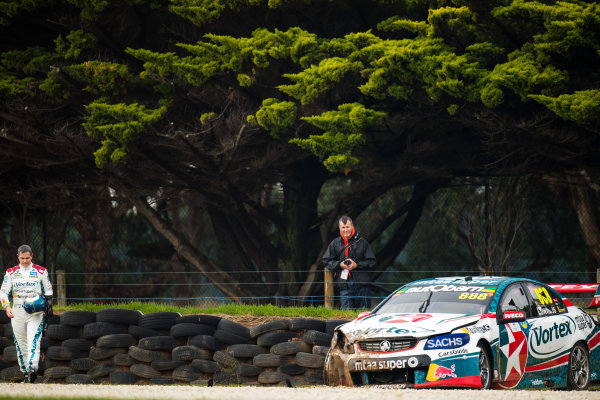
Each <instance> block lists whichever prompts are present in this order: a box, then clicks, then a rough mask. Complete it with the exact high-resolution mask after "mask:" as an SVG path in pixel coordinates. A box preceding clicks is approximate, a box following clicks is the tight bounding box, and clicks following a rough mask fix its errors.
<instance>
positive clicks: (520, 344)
mask: <svg viewBox="0 0 600 400" xmlns="http://www.w3.org/2000/svg"><path fill="white" fill-rule="evenodd" d="M508 325H509V328H510V329H507V328H506V326H504V325H500V343H503V345H502V346H501V347H500V352H499V353H498V358H499V359H500V366H501V368H503V369H502V370H501V372H503V376H504V381H503V382H500V383H499V385H500V386H501V387H503V388H513V387H515V386H517V385H518V384H519V382H520V381H521V378H522V377H523V374H524V373H525V365H526V364H527V337H526V336H525V333H524V332H523V331H522V330H521V329H520V325H519V324H508Z"/></svg>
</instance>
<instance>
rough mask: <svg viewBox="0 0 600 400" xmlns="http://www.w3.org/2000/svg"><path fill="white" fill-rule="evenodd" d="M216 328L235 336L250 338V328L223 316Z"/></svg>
mask: <svg viewBox="0 0 600 400" xmlns="http://www.w3.org/2000/svg"><path fill="white" fill-rule="evenodd" d="M217 330H222V331H228V332H230V333H233V334H234V335H236V336H240V337H243V338H246V339H250V329H248V328H246V327H245V326H244V325H241V324H238V323H237V322H233V321H230V320H228V319H225V318H221V320H220V321H219V324H218V325H217Z"/></svg>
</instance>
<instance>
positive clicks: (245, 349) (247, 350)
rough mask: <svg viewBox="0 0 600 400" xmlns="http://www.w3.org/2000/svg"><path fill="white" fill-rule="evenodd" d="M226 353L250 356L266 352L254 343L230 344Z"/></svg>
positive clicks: (240, 356)
mask: <svg viewBox="0 0 600 400" xmlns="http://www.w3.org/2000/svg"><path fill="white" fill-rule="evenodd" d="M227 353H229V354H230V355H232V356H233V357H238V358H252V357H254V356H256V355H259V354H262V353H266V351H265V349H264V348H262V347H260V346H257V345H255V344H232V345H231V346H229V348H228V349H227Z"/></svg>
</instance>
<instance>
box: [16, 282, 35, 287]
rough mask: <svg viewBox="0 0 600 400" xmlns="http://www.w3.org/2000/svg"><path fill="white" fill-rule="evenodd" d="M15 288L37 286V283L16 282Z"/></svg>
mask: <svg viewBox="0 0 600 400" xmlns="http://www.w3.org/2000/svg"><path fill="white" fill-rule="evenodd" d="M14 285H15V287H18V288H19V287H27V286H35V282H15V283H14Z"/></svg>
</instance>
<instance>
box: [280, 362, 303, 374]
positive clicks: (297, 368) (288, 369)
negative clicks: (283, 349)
mask: <svg viewBox="0 0 600 400" xmlns="http://www.w3.org/2000/svg"><path fill="white" fill-rule="evenodd" d="M305 371H306V369H305V368H304V367H303V366H301V365H298V364H295V363H291V364H285V365H282V366H281V367H279V372H281V373H282V374H285V375H301V374H304V372H305Z"/></svg>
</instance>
